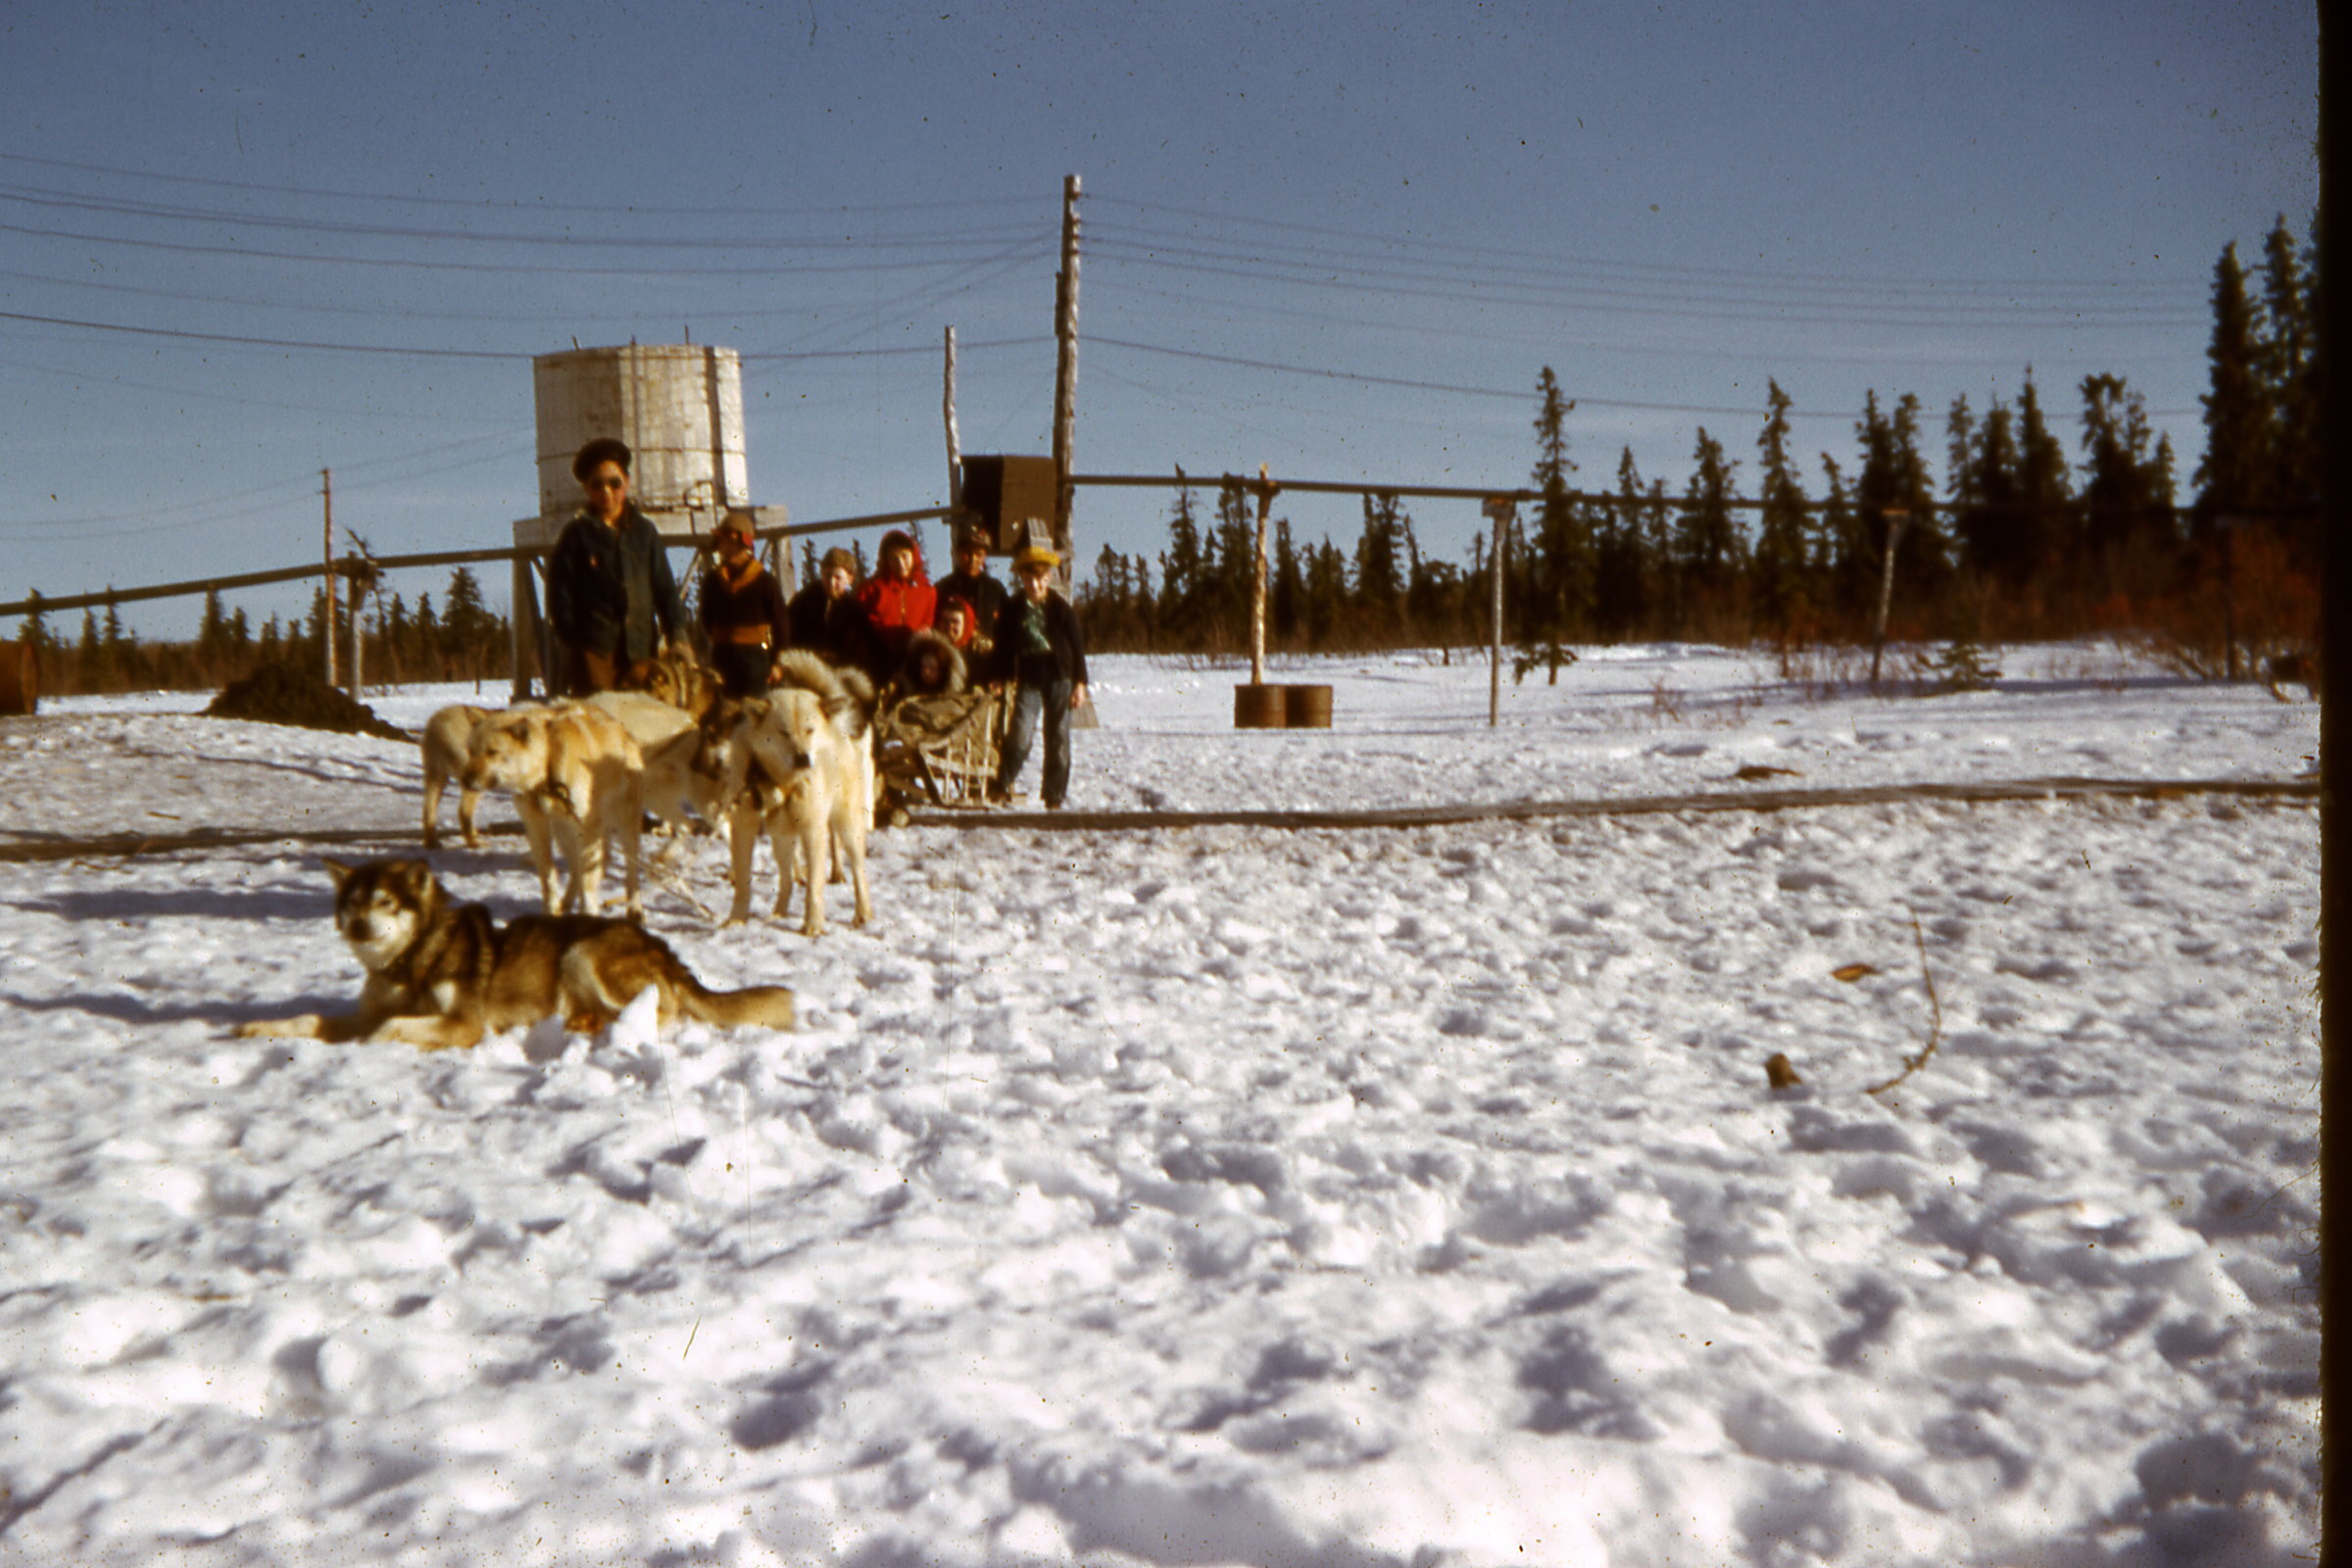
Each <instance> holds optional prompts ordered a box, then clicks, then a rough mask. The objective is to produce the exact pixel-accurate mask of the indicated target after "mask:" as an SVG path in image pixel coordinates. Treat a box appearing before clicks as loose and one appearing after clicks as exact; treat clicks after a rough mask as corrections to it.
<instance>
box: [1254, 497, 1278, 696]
mask: <svg viewBox="0 0 2352 1568" xmlns="http://www.w3.org/2000/svg"><path fill="white" fill-rule="evenodd" d="M1273 510H1274V482H1273V481H1272V480H1271V479H1269V478H1267V477H1266V465H1264V464H1262V463H1261V464H1259V465H1258V466H1257V569H1256V570H1255V571H1254V572H1252V573H1251V574H1250V685H1252V686H1263V685H1264V684H1265V683H1266V515H1267V514H1268V513H1270V512H1272V511H1273Z"/></svg>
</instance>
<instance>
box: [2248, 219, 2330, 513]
mask: <svg viewBox="0 0 2352 1568" xmlns="http://www.w3.org/2000/svg"><path fill="white" fill-rule="evenodd" d="M2319 296H2320V289H2319V267H2318V259H2317V256H2316V253H2315V252H2314V251H2311V250H2306V251H2303V252H2301V253H2300V254H2298V252H2297V250H2296V247H2295V238H2294V235H2293V234H2291V233H2290V232H2288V230H2287V226H2286V219H2285V218H2284V217H2283V216H2281V217H2280V218H2279V220H2278V222H2277V223H2276V224H2274V225H2273V226H2272V229H2271V232H2270V235H2269V237H2268V238H2267V239H2265V240H2264V241H2263V248H2262V312H2261V317H2260V320H2259V333H2258V341H2259V344H2260V347H2261V351H2262V357H2261V367H2262V378H2263V382H2264V386H2265V391H2266V393H2267V400H2268V402H2269V404H2270V406H2271V411H2272V447H2273V452H2274V454H2275V462H2276V464H2277V468H2276V471H2275V472H2274V473H2273V474H2272V476H2271V498H2272V500H2273V501H2274V502H2276V503H2278V505H2280V506H2283V507H2287V508H2290V509H2292V511H2291V512H2290V513H2289V515H2287V516H2286V517H2285V518H2284V519H2283V527H2282V528H2281V533H2282V534H2283V536H2284V537H2286V538H2289V539H2291V540H2294V541H2295V542H2296V544H2297V546H2298V547H2299V548H2300V550H2301V551H2302V552H2303V554H2304V555H2305V556H2306V557H2307V558H2309V559H2312V560H2317V558H2318V556H2319V553H2320V515H2319V506H2318V503H2319V498H2320V469H2321V463H2322V458H2321V439H2320V366H2319V352H2318V344H2319V307H2320V299H2319Z"/></svg>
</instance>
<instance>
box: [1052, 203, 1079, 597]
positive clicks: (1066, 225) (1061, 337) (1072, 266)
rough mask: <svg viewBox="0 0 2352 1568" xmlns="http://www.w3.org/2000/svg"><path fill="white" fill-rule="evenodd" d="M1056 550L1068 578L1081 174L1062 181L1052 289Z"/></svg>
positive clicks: (1075, 423)
mask: <svg viewBox="0 0 2352 1568" xmlns="http://www.w3.org/2000/svg"><path fill="white" fill-rule="evenodd" d="M1054 347H1055V350H1056V353H1055V357H1054V552H1055V553H1056V554H1057V555H1059V556H1060V557H1061V569H1062V577H1063V581H1064V582H1067V581H1068V580H1069V578H1070V572H1071V567H1072V562H1071V549H1070V502H1071V499H1072V486H1071V484H1070V472H1071V468H1070V465H1071V462H1072V461H1073V460H1072V449H1073V448H1074V447H1075V445H1076V443H1077V436H1078V176H1077V175H1076V174H1071V175H1068V176H1066V177H1065V178H1064V179H1063V180H1062V182H1061V273H1060V275H1059V276H1058V277H1057V278H1056V279H1055V287H1054Z"/></svg>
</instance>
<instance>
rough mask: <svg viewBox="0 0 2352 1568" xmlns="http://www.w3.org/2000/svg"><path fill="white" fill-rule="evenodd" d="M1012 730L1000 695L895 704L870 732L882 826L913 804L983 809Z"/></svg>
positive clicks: (950, 695) (967, 694)
mask: <svg viewBox="0 0 2352 1568" xmlns="http://www.w3.org/2000/svg"><path fill="white" fill-rule="evenodd" d="M1011 728H1012V704H1011V702H1010V701H1009V700H1008V699H1007V698H1006V697H1005V694H1004V693H1002V692H997V691H990V690H980V691H962V692H941V693H937V694H935V695H932V696H925V697H908V698H906V699H904V700H902V701H900V702H898V703H894V704H892V705H891V706H890V707H889V708H888V709H886V710H885V711H883V713H882V715H881V717H880V718H879V719H878V720H877V722H876V724H875V726H874V772H875V776H876V778H877V780H878V781H879V782H880V784H881V795H882V799H881V802H880V806H881V811H880V813H879V814H880V816H881V818H882V820H884V821H890V820H893V819H896V818H898V817H900V816H902V815H903V813H904V810H905V809H906V808H907V806H909V805H913V804H916V803H924V804H928V805H931V806H943V807H957V806H980V805H982V804H984V803H985V802H986V800H987V798H988V788H989V785H990V784H992V783H993V782H995V780H996V776H997V764H998V762H999V761H1000V760H1002V759H1003V757H1004V755H1005V736H1006V735H1007V734H1008V733H1009V732H1010V730H1011Z"/></svg>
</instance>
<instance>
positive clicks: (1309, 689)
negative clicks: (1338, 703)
mask: <svg viewBox="0 0 2352 1568" xmlns="http://www.w3.org/2000/svg"><path fill="white" fill-rule="evenodd" d="M1282 690H1283V706H1282V713H1283V722H1284V724H1286V725H1287V726H1289V727H1290V728H1292V729H1329V728H1331V688H1330V687H1328V686H1285V687H1284V688H1283V689H1282Z"/></svg>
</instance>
